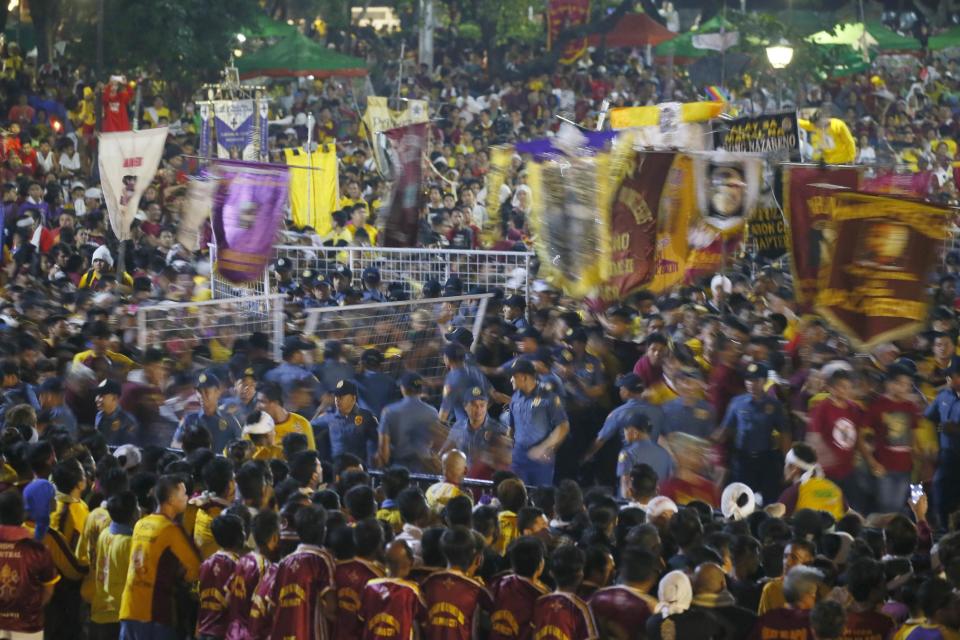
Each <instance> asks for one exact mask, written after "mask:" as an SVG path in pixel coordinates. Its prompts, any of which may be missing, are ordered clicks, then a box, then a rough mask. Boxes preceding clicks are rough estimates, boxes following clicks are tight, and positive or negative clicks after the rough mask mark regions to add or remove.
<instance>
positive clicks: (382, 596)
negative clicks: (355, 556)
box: [357, 540, 427, 640]
mask: <svg viewBox="0 0 960 640" xmlns="http://www.w3.org/2000/svg"><path fill="white" fill-rule="evenodd" d="M386 563H387V576H388V577H386V578H377V579H375V580H371V581H370V582H368V583H367V586H365V587H364V588H363V593H362V594H361V596H360V611H359V612H358V615H357V617H358V618H359V620H360V623H361V624H362V625H363V633H362V636H361V640H413V638H414V637H415V631H416V629H417V628H418V627H419V626H420V625H421V624H422V623H423V620H424V618H425V617H426V614H427V607H426V604H425V603H424V601H423V597H422V596H421V595H420V587H419V585H417V583H416V582H411V581H410V580H407V577H408V576H409V575H410V569H411V568H412V567H413V551H412V550H411V549H410V545H408V544H407V543H406V542H404V541H403V540H394V541H393V542H391V543H390V544H389V545H388V546H387V553H386Z"/></svg>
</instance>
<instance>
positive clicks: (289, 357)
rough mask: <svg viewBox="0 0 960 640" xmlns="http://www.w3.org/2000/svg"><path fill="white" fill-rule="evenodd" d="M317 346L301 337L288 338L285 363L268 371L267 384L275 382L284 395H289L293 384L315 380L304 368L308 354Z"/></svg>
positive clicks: (284, 340)
mask: <svg viewBox="0 0 960 640" xmlns="http://www.w3.org/2000/svg"><path fill="white" fill-rule="evenodd" d="M314 349H316V345H315V344H313V343H312V342H310V341H309V340H307V339H305V338H303V337H301V336H298V335H296V336H287V337H286V338H284V339H283V350H282V351H281V353H282V355H283V362H281V363H280V364H278V365H277V366H276V367H274V368H273V369H271V370H270V371H267V373H266V375H264V376H263V379H264V380H266V381H267V382H275V383H277V384H279V385H280V387H281V388H282V389H283V393H284V394H289V393H290V389H292V388H293V383H294V382H298V381H300V380H303V379H305V378H313V374H312V373H310V371H309V370H308V369H307V368H306V367H304V366H303V365H304V363H305V362H306V352H308V351H310V352H312V351H313V350H314Z"/></svg>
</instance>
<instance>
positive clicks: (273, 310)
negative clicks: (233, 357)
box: [137, 295, 284, 360]
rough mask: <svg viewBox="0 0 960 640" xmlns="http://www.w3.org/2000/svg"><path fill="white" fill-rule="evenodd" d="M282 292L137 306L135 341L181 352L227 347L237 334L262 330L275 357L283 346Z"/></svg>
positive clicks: (143, 346)
mask: <svg viewBox="0 0 960 640" xmlns="http://www.w3.org/2000/svg"><path fill="white" fill-rule="evenodd" d="M283 298H284V296H282V295H269V296H265V295H259V296H242V297H229V298H225V299H222V300H206V301H203V302H161V303H160V304H156V305H153V306H148V307H140V308H139V309H138V310H137V343H138V346H139V348H140V350H141V351H143V350H145V349H146V348H147V347H150V346H157V347H163V348H164V349H165V350H166V351H168V352H170V353H181V352H182V351H184V350H187V349H192V348H193V347H195V346H198V345H206V346H208V347H209V346H211V343H214V342H216V343H218V346H220V347H222V348H223V349H225V350H227V351H230V350H232V347H233V343H234V342H235V341H236V339H237V338H242V337H246V336H247V335H249V334H250V333H252V332H254V331H262V332H263V333H265V334H267V336H268V338H269V340H270V346H271V352H272V354H273V358H274V359H275V360H279V358H280V350H281V347H282V346H283Z"/></svg>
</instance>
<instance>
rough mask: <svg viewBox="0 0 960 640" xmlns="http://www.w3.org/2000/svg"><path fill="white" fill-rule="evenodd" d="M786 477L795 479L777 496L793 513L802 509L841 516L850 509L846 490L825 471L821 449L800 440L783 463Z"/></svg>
mask: <svg viewBox="0 0 960 640" xmlns="http://www.w3.org/2000/svg"><path fill="white" fill-rule="evenodd" d="M783 477H784V480H786V481H787V482H789V483H791V484H790V486H789V487H787V488H786V489H784V491H783V493H781V494H780V498H779V499H778V500H777V502H779V503H780V504H782V505H783V506H784V507H785V509H786V515H787V516H791V515H793V513H794V512H796V511H799V510H800V509H813V510H814V511H825V512H826V513H829V514H830V515H831V516H833V519H834V520H839V519H840V518H841V517H843V515H844V514H845V513H846V512H847V504H846V501H845V500H844V497H843V491H842V490H841V489H840V487H838V486H837V485H836V484H834V483H833V482H831V481H830V480H828V479H827V478H825V477H824V475H823V467H821V466H820V465H819V464H818V463H817V453H816V451H814V449H813V447H811V446H810V445H808V444H807V443H805V442H797V443H795V444H794V445H793V447H792V448H791V449H790V451H788V452H787V456H786V459H785V460H784V465H783Z"/></svg>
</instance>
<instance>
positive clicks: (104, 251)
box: [91, 244, 113, 267]
mask: <svg viewBox="0 0 960 640" xmlns="http://www.w3.org/2000/svg"><path fill="white" fill-rule="evenodd" d="M93 260H103V261H104V262H106V263H107V264H108V265H110V266H111V267H112V266H113V256H111V255H110V249H108V248H107V245H105V244H102V245H100V246H99V247H97V250H96V251H94V252H93V258H91V262H92V261H93Z"/></svg>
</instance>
